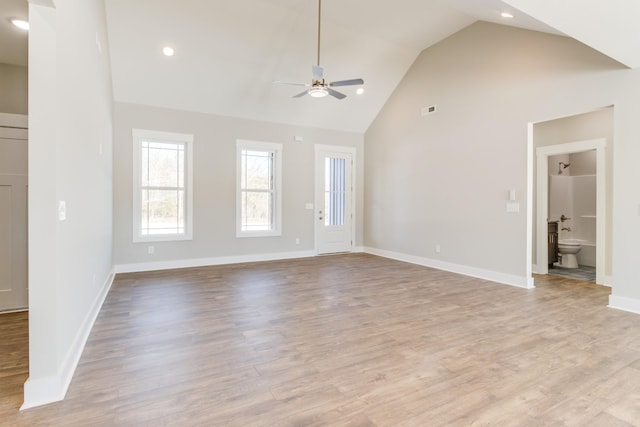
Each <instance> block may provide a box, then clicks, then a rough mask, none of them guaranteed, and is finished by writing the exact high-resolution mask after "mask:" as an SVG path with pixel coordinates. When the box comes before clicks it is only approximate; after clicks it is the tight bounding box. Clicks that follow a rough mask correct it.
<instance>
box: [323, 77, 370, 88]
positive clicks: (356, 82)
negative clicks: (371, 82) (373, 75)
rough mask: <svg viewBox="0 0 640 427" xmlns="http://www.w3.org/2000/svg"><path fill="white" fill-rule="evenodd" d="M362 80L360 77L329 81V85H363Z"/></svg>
mask: <svg viewBox="0 0 640 427" xmlns="http://www.w3.org/2000/svg"><path fill="white" fill-rule="evenodd" d="M363 84H364V80H362V79H351V80H339V81H337V82H332V83H329V86H333V87H335V86H353V85H363Z"/></svg>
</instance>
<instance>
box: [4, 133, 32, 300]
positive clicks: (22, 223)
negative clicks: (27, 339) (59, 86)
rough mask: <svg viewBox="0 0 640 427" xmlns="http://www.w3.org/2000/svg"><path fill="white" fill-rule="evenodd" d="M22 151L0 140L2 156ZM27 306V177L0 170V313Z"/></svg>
mask: <svg viewBox="0 0 640 427" xmlns="http://www.w3.org/2000/svg"><path fill="white" fill-rule="evenodd" d="M18 145H23V146H24V147H17V148H16V146H18ZM9 146H11V148H8V147H9ZM23 148H24V151H25V152H26V141H18V140H15V139H6V138H1V137H0V153H1V154H3V155H6V154H7V153H12V154H17V153H16V151H22V149H23ZM17 157H18V158H21V157H26V156H23V155H21V154H17ZM25 161H26V159H25ZM2 164H3V165H4V162H2ZM5 166H6V165H5ZM27 305H28V292H27V175H26V174H22V173H15V171H12V172H11V173H3V171H2V170H0V311H7V310H21V309H25V308H27Z"/></svg>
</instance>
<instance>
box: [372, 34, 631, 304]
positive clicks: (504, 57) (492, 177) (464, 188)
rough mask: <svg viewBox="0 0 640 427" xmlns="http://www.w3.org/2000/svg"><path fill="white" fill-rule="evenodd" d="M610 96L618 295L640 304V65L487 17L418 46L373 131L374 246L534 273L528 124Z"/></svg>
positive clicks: (600, 103)
mask: <svg viewBox="0 0 640 427" xmlns="http://www.w3.org/2000/svg"><path fill="white" fill-rule="evenodd" d="M431 104H437V105H438V111H437V113H436V114H434V115H431V116H426V117H421V116H420V108H421V107H423V106H426V105H431ZM611 105H615V113H614V114H615V117H614V132H615V137H616V139H615V148H613V149H612V151H613V157H614V164H615V166H614V169H613V180H612V182H613V215H614V216H613V223H615V224H616V227H615V228H614V230H613V236H612V240H613V242H614V243H613V248H612V254H613V265H614V266H615V269H614V271H613V275H614V277H613V300H615V302H616V304H617V305H620V304H627V305H629V304H630V305H637V307H638V308H639V309H640V288H639V287H638V286H636V285H637V283H638V282H639V279H640V277H639V274H638V270H637V268H636V267H634V264H636V263H637V260H634V259H635V257H634V256H633V255H632V254H633V253H634V251H635V249H634V247H635V244H634V243H633V241H634V240H635V239H634V238H633V237H632V236H635V235H637V234H638V233H640V221H638V203H639V202H640V198H639V197H638V195H637V190H634V185H635V186H637V182H640V168H638V167H637V164H636V163H637V159H638V158H640V144H637V140H638V135H640V121H639V120H637V117H638V116H639V115H640V70H628V69H626V68H624V67H622V66H621V65H620V64H618V63H616V62H615V61H612V60H611V59H609V58H607V57H605V56H603V55H601V54H599V53H598V52H595V51H594V50H592V49H590V48H588V47H586V46H585V45H583V44H581V43H578V42H576V41H575V40H572V39H570V38H566V37H560V36H554V35H549V34H543V33H537V32H533V31H527V30H520V29H516V28H511V27H506V26H500V25H496V24H489V23H485V22H478V23H476V24H473V25H471V26H469V27H467V28H465V29H464V30H462V31H460V32H459V33H457V34H455V35H453V36H451V37H449V38H448V39H445V40H443V41H442V42H440V43H439V44H437V45H435V46H433V47H431V48H429V49H426V50H425V51H423V52H422V53H421V54H420V56H419V57H418V59H417V60H416V61H415V63H414V64H413V66H412V67H411V69H410V70H409V71H408V72H407V74H406V76H405V78H404V80H403V81H402V82H401V83H400V84H399V86H398V88H397V90H396V91H395V93H394V94H393V96H392V97H391V98H390V99H389V100H388V102H387V104H386V105H385V107H384V108H383V110H382V111H381V113H380V115H379V116H378V117H377V119H376V120H375V122H374V123H373V124H372V125H371V127H370V128H369V130H368V131H367V133H366V135H365V144H366V147H367V150H366V156H365V162H366V165H367V169H366V174H365V189H366V193H365V213H366V214H365V240H364V242H365V246H367V247H373V248H380V249H384V250H388V251H394V252H397V253H402V254H409V255H413V256H417V257H423V258H425V259H431V260H434V259H435V260H443V261H446V262H449V263H452V264H455V265H461V266H467V267H469V266H470V267H474V268H478V269H481V270H483V271H492V272H498V273H504V274H510V275H515V276H518V277H524V276H526V275H527V269H528V266H529V265H530V263H531V259H527V232H528V230H527V228H528V225H527V211H528V210H529V209H531V208H532V207H531V206H528V204H527V199H526V194H527V191H528V167H529V163H528V160H529V155H530V154H531V153H530V149H531V147H528V129H529V125H530V124H531V123H538V122H543V121H546V120H549V119H552V118H557V117H567V116H571V115H575V114H579V113H583V112H587V111H594V110H597V109H600V108H603V107H606V106H611ZM634 183H635V184H634ZM511 188H512V189H515V190H517V194H518V202H519V203H520V209H521V210H520V213H519V214H507V213H505V201H506V199H507V190H508V189H511ZM618 225H619V226H618ZM437 244H439V245H441V248H442V251H441V253H436V252H435V250H434V247H435V245H437Z"/></svg>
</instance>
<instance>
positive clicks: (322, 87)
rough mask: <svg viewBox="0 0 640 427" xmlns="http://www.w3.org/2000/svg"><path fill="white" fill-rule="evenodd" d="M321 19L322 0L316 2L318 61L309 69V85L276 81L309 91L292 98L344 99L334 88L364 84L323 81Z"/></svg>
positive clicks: (357, 81) (359, 82)
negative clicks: (302, 87)
mask: <svg viewBox="0 0 640 427" xmlns="http://www.w3.org/2000/svg"><path fill="white" fill-rule="evenodd" d="M321 18H322V0H318V60H317V64H316V65H313V66H312V67H311V72H312V75H313V77H312V79H311V83H310V84H309V83H292V82H283V81H277V82H275V83H278V84H285V85H293V86H305V87H308V88H309V89H305V91H304V92H300V93H299V94H297V95H294V96H293V98H301V97H303V96H305V95H307V94H309V95H311V96H312V97H314V98H323V97H325V96H327V95H331V96H333V97H334V98H338V99H344V98H346V97H347V95H345V94H344V93H341V92H338V91H337V90H334V89H333V88H334V87H339V86H354V85H362V84H364V80H362V79H351V80H339V81H336V82H326V81H325V79H324V69H323V68H322V67H321V66H320V22H321Z"/></svg>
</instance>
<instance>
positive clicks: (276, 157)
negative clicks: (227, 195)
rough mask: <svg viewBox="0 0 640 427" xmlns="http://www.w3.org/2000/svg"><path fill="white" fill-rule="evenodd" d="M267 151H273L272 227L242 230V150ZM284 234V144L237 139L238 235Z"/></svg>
mask: <svg viewBox="0 0 640 427" xmlns="http://www.w3.org/2000/svg"><path fill="white" fill-rule="evenodd" d="M243 150H253V151H265V152H271V153H273V163H274V164H273V168H272V170H273V179H272V182H273V188H272V189H271V191H272V194H273V198H274V200H273V201H272V205H273V220H272V229H270V230H250V231H243V230H242V194H243V190H244V189H243V188H242V151H243ZM281 235H282V144H279V143H274V142H262V141H249V140H244V139H238V140H236V237H239V238H240V237H273V236H281Z"/></svg>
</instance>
